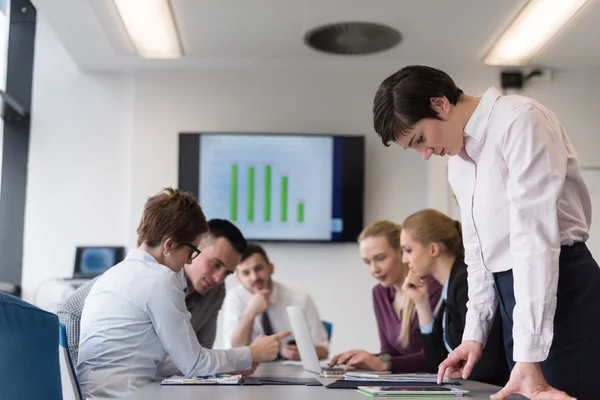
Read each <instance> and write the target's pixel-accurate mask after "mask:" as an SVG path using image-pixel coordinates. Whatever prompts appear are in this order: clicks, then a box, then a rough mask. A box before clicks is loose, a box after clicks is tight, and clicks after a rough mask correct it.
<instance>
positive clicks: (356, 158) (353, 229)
mask: <svg viewBox="0 0 600 400" xmlns="http://www.w3.org/2000/svg"><path fill="white" fill-rule="evenodd" d="M202 135H249V136H252V135H255V136H258V135H261V136H264V135H273V136H310V137H333V138H344V139H345V141H344V144H345V145H346V144H349V145H350V146H351V148H348V149H346V146H344V155H346V150H348V151H349V152H353V153H352V155H353V158H349V157H346V156H344V157H342V164H343V171H344V173H343V181H342V201H343V205H344V211H343V215H344V218H343V220H344V227H343V230H342V235H341V237H340V238H339V239H337V240H334V239H331V238H330V239H255V238H248V237H247V239H248V240H249V241H254V242H261V243H350V242H356V240H357V238H358V235H359V234H360V232H361V231H362V229H363V226H364V204H365V201H364V197H365V168H366V167H365V136H364V135H342V134H325V133H315V134H311V133H292V132H290V133H280V132H214V131H210V132H180V133H179V165H178V187H179V189H180V190H183V191H186V192H190V193H192V194H193V195H194V196H196V198H198V199H199V198H200V197H199V195H200V188H199V184H200V168H198V166H199V163H200V137H201V136H202ZM357 146H358V147H359V149H356V147H357ZM357 150H358V151H357ZM357 193H358V194H357ZM348 199H352V201H348ZM356 214H358V216H356ZM346 215H350V216H353V217H348V218H346ZM207 218H210V216H207ZM242 233H243V232H242Z"/></svg>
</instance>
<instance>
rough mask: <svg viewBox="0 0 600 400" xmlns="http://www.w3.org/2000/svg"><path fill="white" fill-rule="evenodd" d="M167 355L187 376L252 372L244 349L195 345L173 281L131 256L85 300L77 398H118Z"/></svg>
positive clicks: (141, 255) (149, 261)
mask: <svg viewBox="0 0 600 400" xmlns="http://www.w3.org/2000/svg"><path fill="white" fill-rule="evenodd" d="M166 356H169V358H170V361H171V362H172V363H173V364H174V365H175V366H176V367H177V369H178V370H179V371H181V373H182V374H183V375H185V376H187V377H194V376H199V375H209V374H214V373H222V372H232V371H237V370H248V369H250V368H251V367H252V354H251V353H250V349H249V348H248V347H241V348H237V349H232V350H208V349H204V348H202V347H201V346H200V344H199V343H198V339H197V338H196V334H195V333H194V330H193V328H192V325H191V324H190V313H189V312H188V310H187V309H186V305H185V294H184V291H183V287H182V286H181V282H180V281H179V279H178V277H177V274H176V273H175V272H173V271H172V270H171V269H169V268H168V267H166V266H164V265H161V264H159V263H158V262H157V261H156V260H155V259H154V258H153V257H152V256H151V255H150V254H149V253H147V252H145V251H143V250H139V249H136V250H133V251H131V252H130V253H129V254H128V255H127V257H126V258H125V260H124V261H122V262H121V263H119V264H117V265H116V266H114V267H113V268H111V269H109V270H108V271H107V272H105V273H104V274H103V275H102V277H100V278H99V279H98V281H97V282H96V283H95V284H94V286H93V287H92V290H91V291H90V293H89V295H88V296H87V299H86V301H85V306H84V308H83V313H82V315H81V336H80V341H79V359H78V364H77V377H78V379H79V383H80V385H81V389H82V391H83V394H84V397H123V396H125V395H127V394H128V393H130V392H132V391H134V390H136V389H138V388H140V387H142V386H144V385H146V384H148V383H149V382H151V381H152V380H153V379H154V378H155V376H156V374H157V370H158V368H157V366H158V365H161V364H162V363H163V361H165V358H166Z"/></svg>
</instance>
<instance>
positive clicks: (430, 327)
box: [421, 321, 433, 335]
mask: <svg viewBox="0 0 600 400" xmlns="http://www.w3.org/2000/svg"><path fill="white" fill-rule="evenodd" d="M431 332H433V321H431V322H430V323H428V324H427V325H425V326H422V327H421V333H422V334H423V335H429V334H430V333H431Z"/></svg>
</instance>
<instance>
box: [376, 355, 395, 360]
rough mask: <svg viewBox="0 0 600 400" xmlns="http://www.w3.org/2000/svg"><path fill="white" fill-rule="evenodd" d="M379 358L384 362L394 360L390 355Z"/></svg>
mask: <svg viewBox="0 0 600 400" xmlns="http://www.w3.org/2000/svg"><path fill="white" fill-rule="evenodd" d="M379 358H380V359H381V360H382V361H389V360H390V359H391V358H392V356H390V355H389V354H380V355H379Z"/></svg>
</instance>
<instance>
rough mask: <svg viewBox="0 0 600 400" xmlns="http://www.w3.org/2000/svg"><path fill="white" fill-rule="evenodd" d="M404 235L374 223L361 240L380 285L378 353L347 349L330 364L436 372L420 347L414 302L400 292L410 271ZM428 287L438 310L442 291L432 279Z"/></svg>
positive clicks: (375, 302) (377, 296)
mask: <svg viewBox="0 0 600 400" xmlns="http://www.w3.org/2000/svg"><path fill="white" fill-rule="evenodd" d="M400 231H401V226H400V225H398V224H395V223H393V222H391V221H376V222H373V223H372V224H371V225H369V226H367V227H366V228H365V229H364V230H363V231H362V232H361V234H360V236H359V237H358V243H359V248H360V256H361V258H362V259H363V261H364V262H365V264H367V265H368V266H369V273H370V274H371V276H373V278H375V279H376V280H377V281H378V282H379V283H378V284H377V285H376V286H375V287H374V288H373V308H374V309H375V317H376V319H377V327H378V329H379V340H380V342H381V352H380V354H371V353H368V352H367V351H364V350H352V351H347V352H345V353H342V354H338V355H336V356H334V357H333V358H332V359H331V362H330V365H332V366H333V365H342V364H343V365H345V366H346V369H348V368H351V367H354V368H358V369H368V370H372V371H392V372H394V373H403V372H431V371H435V369H434V368H432V367H431V366H430V365H429V363H428V362H427V358H426V356H425V354H424V352H423V348H422V346H421V341H420V339H419V333H418V320H417V318H416V315H415V304H414V302H413V301H412V300H411V299H410V297H409V296H407V295H406V293H405V292H404V291H403V290H402V289H401V288H402V284H403V283H404V280H405V278H406V276H407V274H408V268H407V266H406V265H405V264H403V263H402V249H401V248H400ZM427 284H428V286H427V290H428V298H429V302H430V304H432V305H433V306H435V305H436V304H437V303H438V300H439V298H440V295H441V292H442V287H441V285H440V284H439V283H438V282H437V281H436V280H435V279H434V278H430V279H428V282H427Z"/></svg>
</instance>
